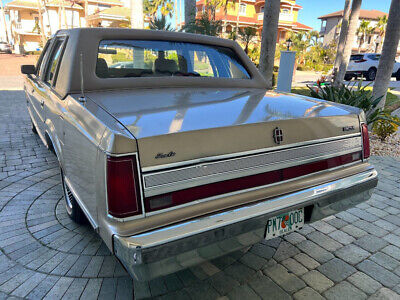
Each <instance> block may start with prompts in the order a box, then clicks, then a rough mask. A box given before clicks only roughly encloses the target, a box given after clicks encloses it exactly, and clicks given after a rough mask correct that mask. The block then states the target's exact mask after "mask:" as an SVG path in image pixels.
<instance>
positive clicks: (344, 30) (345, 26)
mask: <svg viewBox="0 0 400 300" xmlns="http://www.w3.org/2000/svg"><path fill="white" fill-rule="evenodd" d="M349 19H350V0H345V3H344V9H343V18H342V23H341V25H340V35H339V43H338V47H337V52H336V58H335V63H334V65H333V70H334V73H337V70H338V68H339V66H340V64H341V63H342V60H343V51H344V47H345V43H346V39H347V34H348V32H349Z"/></svg>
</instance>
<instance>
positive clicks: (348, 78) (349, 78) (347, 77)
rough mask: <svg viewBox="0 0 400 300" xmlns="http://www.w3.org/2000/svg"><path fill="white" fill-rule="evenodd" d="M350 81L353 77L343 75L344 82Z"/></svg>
mask: <svg viewBox="0 0 400 300" xmlns="http://www.w3.org/2000/svg"><path fill="white" fill-rule="evenodd" d="M352 79H353V76H351V75H344V80H346V81H350V80H352Z"/></svg>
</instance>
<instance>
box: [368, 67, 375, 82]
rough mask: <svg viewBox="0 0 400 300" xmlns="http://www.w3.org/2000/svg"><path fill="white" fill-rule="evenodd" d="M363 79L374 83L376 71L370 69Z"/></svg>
mask: <svg viewBox="0 0 400 300" xmlns="http://www.w3.org/2000/svg"><path fill="white" fill-rule="evenodd" d="M365 77H366V78H367V80H368V81H374V80H375V77H376V69H375V68H370V69H369V70H368V72H367V75H366V76H365Z"/></svg>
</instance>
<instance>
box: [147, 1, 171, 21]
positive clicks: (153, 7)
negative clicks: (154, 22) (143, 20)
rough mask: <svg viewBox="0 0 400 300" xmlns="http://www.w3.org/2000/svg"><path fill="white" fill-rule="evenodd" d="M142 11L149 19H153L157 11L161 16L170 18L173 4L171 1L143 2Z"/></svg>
mask: <svg viewBox="0 0 400 300" xmlns="http://www.w3.org/2000/svg"><path fill="white" fill-rule="evenodd" d="M143 11H144V13H145V14H146V15H148V16H150V18H151V19H154V18H155V17H156V15H157V13H158V12H159V11H160V13H161V15H162V16H170V17H172V14H173V12H174V3H173V2H172V0H144V1H143Z"/></svg>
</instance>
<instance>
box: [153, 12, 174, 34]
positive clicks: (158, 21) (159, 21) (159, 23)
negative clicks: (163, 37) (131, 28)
mask: <svg viewBox="0 0 400 300" xmlns="http://www.w3.org/2000/svg"><path fill="white" fill-rule="evenodd" d="M149 27H150V29H152V30H165V31H174V29H173V28H172V26H171V24H170V23H168V22H167V18H166V17H165V16H161V17H155V18H154V19H152V20H150V23H149Z"/></svg>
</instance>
